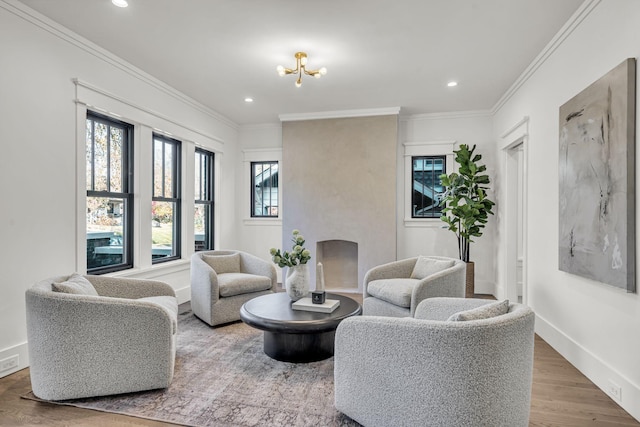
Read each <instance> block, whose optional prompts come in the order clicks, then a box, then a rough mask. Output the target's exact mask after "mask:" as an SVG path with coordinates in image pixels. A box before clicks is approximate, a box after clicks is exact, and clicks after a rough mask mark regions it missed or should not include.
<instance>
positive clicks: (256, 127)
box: [239, 122, 282, 131]
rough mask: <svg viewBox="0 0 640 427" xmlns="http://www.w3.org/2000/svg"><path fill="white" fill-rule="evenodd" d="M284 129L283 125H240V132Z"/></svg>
mask: <svg viewBox="0 0 640 427" xmlns="http://www.w3.org/2000/svg"><path fill="white" fill-rule="evenodd" d="M277 129H282V123H280V122H276V123H255V124H246V125H240V127H239V130H240V131H243V130H277Z"/></svg>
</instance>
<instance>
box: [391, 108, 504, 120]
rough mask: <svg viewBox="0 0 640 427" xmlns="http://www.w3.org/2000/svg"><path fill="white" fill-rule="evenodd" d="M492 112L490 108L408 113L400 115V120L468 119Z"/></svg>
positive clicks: (485, 115) (487, 115) (484, 115)
mask: <svg viewBox="0 0 640 427" xmlns="http://www.w3.org/2000/svg"><path fill="white" fill-rule="evenodd" d="M492 115H493V113H492V112H491V111H490V110H469V111H450V112H445V113H424V114H410V115H407V116H402V117H401V118H400V121H401V122H408V121H414V120H443V119H468V118H474V117H490V116H492Z"/></svg>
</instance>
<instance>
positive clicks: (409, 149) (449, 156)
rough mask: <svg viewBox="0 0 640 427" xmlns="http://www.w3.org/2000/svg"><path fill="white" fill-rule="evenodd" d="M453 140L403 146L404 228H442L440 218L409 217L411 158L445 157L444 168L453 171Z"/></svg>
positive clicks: (410, 209)
mask: <svg viewBox="0 0 640 427" xmlns="http://www.w3.org/2000/svg"><path fill="white" fill-rule="evenodd" d="M456 143H457V142H456V141H455V140H438V141H424V142H405V143H403V144H402V145H403V146H404V190H403V194H404V203H403V205H404V226H405V227H431V228H434V227H438V228H440V227H442V221H441V220H440V218H413V217H412V216H411V212H412V206H411V200H412V197H411V189H412V188H413V186H412V183H411V180H412V158H413V157H414V156H445V162H446V163H445V168H446V170H447V172H448V173H450V172H452V171H454V170H455V162H454V155H453V150H454V149H455V148H456Z"/></svg>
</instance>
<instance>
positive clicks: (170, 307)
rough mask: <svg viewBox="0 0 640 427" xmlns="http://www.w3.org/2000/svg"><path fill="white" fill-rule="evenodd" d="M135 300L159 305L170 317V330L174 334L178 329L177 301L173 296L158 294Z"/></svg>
mask: <svg viewBox="0 0 640 427" xmlns="http://www.w3.org/2000/svg"><path fill="white" fill-rule="evenodd" d="M137 301H147V302H150V303H152V304H154V305H157V306H159V307H160V308H162V309H163V310H164V311H166V312H167V314H169V316H170V317H171V326H172V332H173V333H174V334H175V333H176V331H177V329H178V301H177V300H176V298H175V297H172V296H168V295H160V296H155V297H144V298H138V299H137Z"/></svg>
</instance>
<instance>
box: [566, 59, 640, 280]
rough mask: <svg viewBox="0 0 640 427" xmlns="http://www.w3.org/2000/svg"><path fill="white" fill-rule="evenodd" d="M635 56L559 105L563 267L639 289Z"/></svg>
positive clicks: (596, 278)
mask: <svg viewBox="0 0 640 427" xmlns="http://www.w3.org/2000/svg"><path fill="white" fill-rule="evenodd" d="M635 65H636V63H635V59H633V58H630V59H627V60H625V61H624V62H623V63H622V64H620V65H618V66H617V67H616V68H614V69H613V70H611V71H610V72H609V73H607V74H606V75H605V76H603V77H602V78H600V79H599V80H598V81H596V82H595V83H593V84H591V85H590V86H589V87H587V88H586V89H585V90H583V91H582V92H580V93H579V94H578V95H576V96H575V97H573V98H572V99H571V100H569V101H568V102H567V103H565V104H564V105H563V106H562V107H560V156H559V161H560V163H559V171H558V172H559V178H560V229H559V240H560V241H559V247H560V248H559V249H560V255H559V261H560V262H559V264H560V270H562V271H566V272H569V273H573V274H577V275H579V276H583V277H587V278H590V279H593V280H597V281H599V282H602V283H606V284H609V285H612V286H616V287H618V288H623V289H626V290H627V291H628V292H635V195H634V193H635V183H634V182H635V148H634V147H635V76H636V71H635V69H636V66H635Z"/></svg>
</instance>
